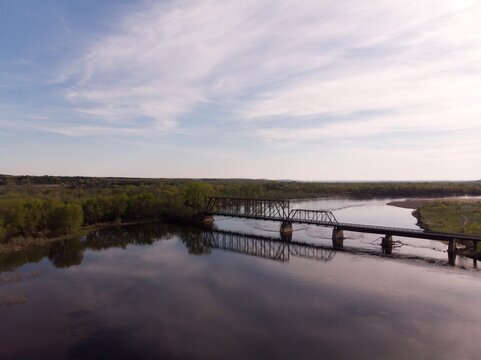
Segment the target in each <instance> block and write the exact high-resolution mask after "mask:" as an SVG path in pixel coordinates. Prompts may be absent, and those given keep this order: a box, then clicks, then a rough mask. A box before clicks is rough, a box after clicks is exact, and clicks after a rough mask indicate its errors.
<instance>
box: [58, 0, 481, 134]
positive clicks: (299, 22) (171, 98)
mask: <svg viewBox="0 0 481 360" xmlns="http://www.w3.org/2000/svg"><path fill="white" fill-rule="evenodd" d="M479 18H481V8H480V6H479V5H478V4H477V3H476V2H471V1H447V2H443V3H441V4H440V3H439V2H438V1H429V0H428V1H421V2H420V1H400V0H399V1H391V2H389V3H386V2H384V1H374V2H370V3H369V4H363V3H360V2H358V1H343V2H337V1H295V2H293V1H286V0H282V1H262V2H259V1H243V2H234V1H222V2H219V1H203V2H195V1H182V2H177V1H171V2H168V3H166V4H158V3H149V6H148V8H147V9H143V10H141V11H138V12H136V13H133V14H128V16H126V17H125V19H121V21H120V24H119V26H118V27H117V29H116V30H117V31H116V32H115V33H112V34H109V35H106V36H104V37H102V38H100V39H99V40H97V41H95V42H94V43H92V44H90V45H88V46H87V50H86V52H85V55H84V56H82V57H81V58H80V59H79V60H78V61H74V62H73V63H71V64H70V65H68V66H67V67H66V68H64V74H63V76H62V78H64V79H69V81H72V80H73V85H72V86H70V87H69V89H68V90H66V92H65V96H66V97H67V99H68V100H69V101H70V102H71V103H72V104H73V106H74V107H75V109H76V112H77V113H78V114H79V115H80V116H85V117H86V118H89V119H97V121H99V122H101V123H102V124H101V127H102V129H104V127H105V126H107V128H108V127H112V128H114V127H116V126H118V124H119V123H120V124H125V123H128V124H130V125H131V126H137V127H138V129H139V131H140V132H141V131H142V130H143V131H145V132H150V131H158V132H163V131H169V130H171V129H173V128H175V127H179V126H180V127H182V126H183V124H182V122H181V118H182V116H184V115H186V114H192V113H193V112H195V110H196V108H197V107H199V106H208V105H209V104H216V105H217V106H218V107H219V106H220V107H221V108H222V109H223V110H224V111H225V112H226V113H228V114H229V118H227V119H226V120H225V121H226V122H232V124H233V125H235V124H239V123H240V124H243V123H244V122H245V121H253V120H256V121H259V120H262V121H263V122H265V121H274V122H276V121H279V120H286V119H291V121H290V122H287V123H286V122H284V124H285V125H283V126H282V127H281V128H279V129H272V128H270V127H267V128H262V125H258V124H251V125H248V126H251V127H253V128H254V131H253V134H254V135H255V136H261V137H265V138H266V139H275V138H285V137H286V136H287V137H288V138H290V137H297V138H298V139H301V140H302V139H310V138H315V137H321V136H326V135H327V136H329V135H331V134H339V133H340V132H347V134H352V135H355V136H362V135H369V134H373V133H377V132H382V131H396V130H406V129H412V130H415V129H419V128H431V127H437V128H440V129H445V130H449V129H451V128H453V127H454V128H466V127H473V126H474V127H476V126H477V124H476V122H477V120H476V119H477V117H478V116H479V115H481V106H480V105H478V104H479V103H480V101H479V100H481V99H480V93H479V91H478V89H479V88H481V66H480V65H479V64H480V62H479V60H480V59H481V38H479V36H477V34H479V31H480V30H481V26H480V23H479V22H478V21H477V19H479ZM363 111H383V112H384V113H385V114H387V115H386V116H385V117H384V118H383V119H374V120H373V119H361V120H358V121H350V122H343V123H339V122H338V119H336V118H335V116H338V115H339V116H341V115H342V116H346V115H349V114H355V113H358V112H363ZM192 116H195V115H192ZM326 116H330V118H329V119H327V118H326ZM143 117H145V118H148V119H151V120H152V121H150V122H144V123H142V122H139V121H138V120H139V118H143ZM304 117H310V118H311V119H312V117H317V119H318V124H317V125H316V126H314V127H309V126H302V125H300V123H299V121H302V119H303V118H304ZM82 129H83V130H82V131H79V134H87V133H89V131H88V130H89V129H91V130H92V132H95V126H91V127H83V128H82ZM282 129H287V130H289V129H292V130H290V131H291V132H290V133H289V135H284V136H281V135H279V134H281V133H282V132H283V130H282ZM124 131H127V130H125V129H124V130H122V131H121V132H124ZM128 131H130V130H128Z"/></svg>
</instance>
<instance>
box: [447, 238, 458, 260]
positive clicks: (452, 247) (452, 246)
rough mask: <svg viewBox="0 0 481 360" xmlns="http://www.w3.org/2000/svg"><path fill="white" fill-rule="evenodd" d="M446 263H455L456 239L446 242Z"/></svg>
mask: <svg viewBox="0 0 481 360" xmlns="http://www.w3.org/2000/svg"><path fill="white" fill-rule="evenodd" d="M448 263H449V265H456V239H452V240H450V241H449V243H448Z"/></svg>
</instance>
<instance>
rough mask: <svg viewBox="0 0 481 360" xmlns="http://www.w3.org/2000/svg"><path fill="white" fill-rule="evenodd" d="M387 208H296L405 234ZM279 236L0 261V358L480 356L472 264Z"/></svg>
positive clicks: (272, 226) (410, 248) (125, 244)
mask: <svg viewBox="0 0 481 360" xmlns="http://www.w3.org/2000/svg"><path fill="white" fill-rule="evenodd" d="M391 200H392V199H391ZM391 200H367V201H365V200H363V201H361V200H316V201H308V202H302V203H301V204H296V205H295V206H296V207H303V208H312V209H316V208H317V209H329V210H332V211H333V212H334V213H335V215H336V217H337V219H338V220H339V221H343V222H354V223H365V224H373V225H388V226H400V227H409V228H416V225H415V223H416V219H415V218H414V217H412V215H411V210H408V209H401V208H396V207H391V206H387V205H386V203H387V202H389V201H391ZM278 227H279V224H277V223H270V222H257V221H251V220H237V219H228V218H218V219H216V222H215V231H213V232H205V231H203V230H202V229H196V228H190V227H181V226H172V225H162V224H157V225H142V226H132V227H123V228H115V229H106V230H102V231H97V232H94V233H92V234H90V235H88V236H86V237H83V238H80V239H74V240H69V241H61V242H58V243H55V244H52V245H51V246H50V247H49V248H45V249H42V250H36V251H31V252H27V253H22V254H17V255H15V256H9V257H5V258H0V359H64V358H70V359H242V360H244V359H320V358H324V359H436V360H438V359H480V358H481V355H480V354H481V341H480V340H479V326H480V324H481V306H480V301H481V273H480V272H478V270H477V269H475V268H473V263H472V260H469V259H465V258H462V257H459V256H458V259H457V263H456V266H454V267H452V266H449V265H447V254H446V252H445V251H446V246H445V245H444V244H442V243H438V242H432V241H428V240H410V239H401V238H396V239H395V240H396V241H401V242H398V243H397V244H396V245H397V246H396V248H395V250H394V255H393V256H392V257H389V256H382V255H381V247H380V245H379V244H380V240H379V239H378V238H379V237H378V236H376V235H363V234H355V233H346V236H347V239H346V240H345V241H344V245H345V247H346V250H345V251H333V250H332V249H330V246H331V240H330V238H331V230H330V229H325V228H319V227H310V226H295V227H294V230H295V231H294V235H293V239H292V241H293V245H286V244H285V243H282V242H278V241H270V240H269V238H273V239H277V238H278ZM227 231H228V232H227ZM246 235H247V236H246ZM302 244H309V245H302Z"/></svg>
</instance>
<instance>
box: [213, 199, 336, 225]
mask: <svg viewBox="0 0 481 360" xmlns="http://www.w3.org/2000/svg"><path fill="white" fill-rule="evenodd" d="M204 214H205V215H211V216H213V215H221V216H232V217H239V218H248V219H258V220H272V221H282V222H286V223H293V222H295V223H302V224H315V225H318V224H321V223H322V224H324V223H326V224H327V223H329V224H333V223H337V220H336V217H335V216H334V214H333V213H332V212H330V211H326V210H304V209H292V210H291V209H290V201H289V200H274V199H245V198H230V197H207V198H205V205H204Z"/></svg>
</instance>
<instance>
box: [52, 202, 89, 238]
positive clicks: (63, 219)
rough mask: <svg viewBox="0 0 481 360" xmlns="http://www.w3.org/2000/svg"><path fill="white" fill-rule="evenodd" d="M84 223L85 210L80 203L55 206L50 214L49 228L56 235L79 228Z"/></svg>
mask: <svg viewBox="0 0 481 360" xmlns="http://www.w3.org/2000/svg"><path fill="white" fill-rule="evenodd" d="M82 224H83V210H82V207H81V206H80V205H78V204H61V205H57V206H55V207H54V208H53V209H52V210H51V211H50V213H49V216H48V229H49V230H50V231H51V232H52V234H55V235H64V234H68V233H71V232H73V231H75V230H78V229H79V228H80V227H81V226H82Z"/></svg>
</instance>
